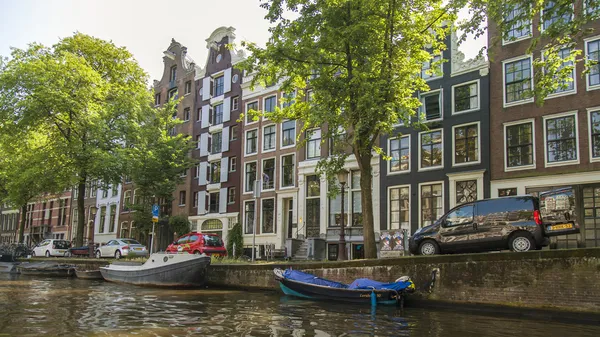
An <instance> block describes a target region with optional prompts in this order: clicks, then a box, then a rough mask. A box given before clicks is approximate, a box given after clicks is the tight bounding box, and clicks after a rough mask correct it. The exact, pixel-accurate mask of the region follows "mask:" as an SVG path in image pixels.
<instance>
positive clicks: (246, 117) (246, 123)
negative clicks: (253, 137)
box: [244, 99, 260, 125]
mask: <svg viewBox="0 0 600 337" xmlns="http://www.w3.org/2000/svg"><path fill="white" fill-rule="evenodd" d="M253 103H256V110H257V111H260V106H259V104H260V101H259V100H257V99H256V100H254V101H251V102H246V104H244V124H245V125H252V124H255V123H258V122H259V121H254V120H251V121H250V122H248V117H249V115H248V105H250V104H253Z"/></svg>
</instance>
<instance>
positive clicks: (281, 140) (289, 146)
mask: <svg viewBox="0 0 600 337" xmlns="http://www.w3.org/2000/svg"><path fill="white" fill-rule="evenodd" d="M285 122H294V144H292V145H287V146H283V123H285ZM280 125H281V136H280V137H279V149H280V150H284V149H291V148H293V147H295V146H296V138H297V137H298V122H297V121H295V120H289V119H286V120H284V121H282V122H281V124H280Z"/></svg>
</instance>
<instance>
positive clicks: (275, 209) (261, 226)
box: [257, 197, 277, 235]
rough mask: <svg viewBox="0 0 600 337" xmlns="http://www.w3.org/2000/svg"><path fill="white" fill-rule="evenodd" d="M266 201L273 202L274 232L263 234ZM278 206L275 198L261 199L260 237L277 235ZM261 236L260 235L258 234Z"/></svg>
mask: <svg viewBox="0 0 600 337" xmlns="http://www.w3.org/2000/svg"><path fill="white" fill-rule="evenodd" d="M265 200H273V232H271V233H263V223H264V221H265V219H264V217H263V216H262V215H263V210H264V203H265ZM276 227H277V205H276V200H275V198H274V197H271V198H261V199H260V235H277V229H276ZM257 235H259V233H257Z"/></svg>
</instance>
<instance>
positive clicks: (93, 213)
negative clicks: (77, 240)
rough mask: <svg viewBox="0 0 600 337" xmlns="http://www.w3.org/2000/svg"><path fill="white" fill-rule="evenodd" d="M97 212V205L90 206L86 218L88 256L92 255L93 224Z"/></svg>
mask: <svg viewBox="0 0 600 337" xmlns="http://www.w3.org/2000/svg"><path fill="white" fill-rule="evenodd" d="M97 212H98V208H97V207H94V206H92V207H90V219H88V232H87V234H88V235H87V236H88V237H87V239H88V251H89V254H90V257H94V242H93V241H94V224H95V223H96V213H97Z"/></svg>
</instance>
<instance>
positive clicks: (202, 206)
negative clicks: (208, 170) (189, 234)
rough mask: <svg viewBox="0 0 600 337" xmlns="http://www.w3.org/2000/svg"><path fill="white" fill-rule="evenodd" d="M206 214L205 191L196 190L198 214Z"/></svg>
mask: <svg viewBox="0 0 600 337" xmlns="http://www.w3.org/2000/svg"><path fill="white" fill-rule="evenodd" d="M202 214H206V191H200V192H198V215H202Z"/></svg>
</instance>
